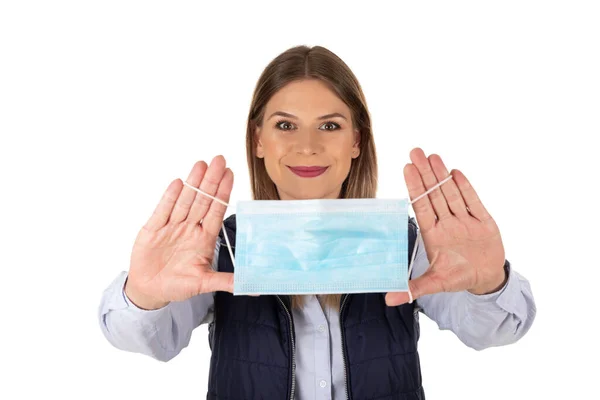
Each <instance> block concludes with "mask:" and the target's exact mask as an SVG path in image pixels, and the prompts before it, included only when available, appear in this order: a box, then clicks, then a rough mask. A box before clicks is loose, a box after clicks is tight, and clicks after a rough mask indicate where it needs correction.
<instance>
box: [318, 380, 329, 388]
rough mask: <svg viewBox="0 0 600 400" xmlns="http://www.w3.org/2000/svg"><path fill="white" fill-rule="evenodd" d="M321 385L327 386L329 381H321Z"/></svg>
mask: <svg viewBox="0 0 600 400" xmlns="http://www.w3.org/2000/svg"><path fill="white" fill-rule="evenodd" d="M319 386H321V387H322V388H324V387H325V386H327V382H325V381H321V382H319Z"/></svg>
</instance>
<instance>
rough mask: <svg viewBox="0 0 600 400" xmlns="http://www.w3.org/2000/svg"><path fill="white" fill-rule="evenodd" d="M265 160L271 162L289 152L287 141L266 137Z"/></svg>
mask: <svg viewBox="0 0 600 400" xmlns="http://www.w3.org/2000/svg"><path fill="white" fill-rule="evenodd" d="M262 144H263V151H264V156H265V158H268V159H269V160H273V159H279V158H281V157H283V156H285V155H286V154H287V153H288V152H289V147H290V146H289V144H288V143H286V141H284V140H281V139H277V138H274V137H273V136H272V135H265V137H264V138H263V140H262Z"/></svg>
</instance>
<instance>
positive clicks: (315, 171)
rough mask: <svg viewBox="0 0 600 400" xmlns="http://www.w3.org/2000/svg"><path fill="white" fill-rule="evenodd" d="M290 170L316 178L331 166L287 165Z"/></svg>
mask: <svg viewBox="0 0 600 400" xmlns="http://www.w3.org/2000/svg"><path fill="white" fill-rule="evenodd" d="M287 167H288V168H289V169H290V171H292V172H293V173H294V174H296V175H298V176H300V177H302V178H314V177H317V176H319V175H322V174H323V173H324V172H325V171H327V169H328V168H329V167H291V166H289V165H288V166H287Z"/></svg>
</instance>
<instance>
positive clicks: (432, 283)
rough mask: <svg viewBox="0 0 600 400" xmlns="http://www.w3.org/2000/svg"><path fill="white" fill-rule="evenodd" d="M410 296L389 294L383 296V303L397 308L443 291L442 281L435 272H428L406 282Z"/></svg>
mask: <svg viewBox="0 0 600 400" xmlns="http://www.w3.org/2000/svg"><path fill="white" fill-rule="evenodd" d="M408 287H409V288H410V289H409V290H410V294H409V293H408V292H390V293H387V294H386V295H385V303H386V304H387V305H388V306H399V305H400V304H404V303H408V302H409V301H410V300H411V295H412V301H415V300H417V299H418V298H420V297H422V296H425V295H428V294H434V293H440V292H444V291H445V287H444V281H443V280H442V279H439V278H438V277H437V276H436V274H435V272H433V271H431V270H429V271H427V272H425V273H424V274H423V275H421V276H420V277H418V278H417V279H413V280H411V281H409V282H408Z"/></svg>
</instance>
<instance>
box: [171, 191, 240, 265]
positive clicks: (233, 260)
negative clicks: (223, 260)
mask: <svg viewBox="0 0 600 400" xmlns="http://www.w3.org/2000/svg"><path fill="white" fill-rule="evenodd" d="M183 184H184V185H185V186H187V187H189V188H190V189H193V190H195V191H196V192H198V193H200V194H202V195H204V196H206V197H209V198H211V199H213V200H214V201H216V202H217V203H221V204H223V205H224V206H225V207H229V204H227V203H226V202H224V201H223V200H221V199H218V198H216V197H215V196H211V195H210V194H208V193H206V192H204V191H202V190H200V189H198V188H197V187H195V186H192V185H190V184H189V183H187V182H186V181H183ZM221 230H223V236H225V243H227V250H229V257H230V258H231V263H232V264H233V268H235V259H234V257H233V251H232V250H231V243H229V236H227V231H226V230H225V223H223V222H222V223H221Z"/></svg>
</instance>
